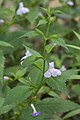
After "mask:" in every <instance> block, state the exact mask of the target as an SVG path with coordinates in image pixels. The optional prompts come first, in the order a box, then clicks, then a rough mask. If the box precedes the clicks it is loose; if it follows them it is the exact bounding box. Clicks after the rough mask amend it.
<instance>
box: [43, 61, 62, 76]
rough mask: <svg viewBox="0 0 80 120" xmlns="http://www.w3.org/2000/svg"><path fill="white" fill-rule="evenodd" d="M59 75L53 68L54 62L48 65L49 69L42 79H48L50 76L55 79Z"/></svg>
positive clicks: (57, 70) (59, 72)
mask: <svg viewBox="0 0 80 120" xmlns="http://www.w3.org/2000/svg"><path fill="white" fill-rule="evenodd" d="M60 75H61V71H60V70H59V69H55V68H54V62H51V63H49V69H48V70H47V71H46V72H45V73H44V77H46V78H50V77H51V76H53V77H57V76H60Z"/></svg>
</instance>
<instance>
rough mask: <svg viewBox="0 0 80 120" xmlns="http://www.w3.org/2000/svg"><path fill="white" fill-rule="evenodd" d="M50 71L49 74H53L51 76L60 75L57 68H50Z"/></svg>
mask: <svg viewBox="0 0 80 120" xmlns="http://www.w3.org/2000/svg"><path fill="white" fill-rule="evenodd" d="M50 72H51V75H52V76H53V77H57V76H60V75H61V71H60V70H59V69H55V68H54V69H52V70H50Z"/></svg>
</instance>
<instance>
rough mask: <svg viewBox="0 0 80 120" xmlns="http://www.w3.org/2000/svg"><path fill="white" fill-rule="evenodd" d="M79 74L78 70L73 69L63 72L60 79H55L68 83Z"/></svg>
mask: <svg viewBox="0 0 80 120" xmlns="http://www.w3.org/2000/svg"><path fill="white" fill-rule="evenodd" d="M76 74H77V70H74V69H71V70H65V71H63V72H62V74H61V76H60V77H57V78H55V79H57V80H60V81H63V82H66V81H67V80H70V79H71V77H72V76H73V75H76Z"/></svg>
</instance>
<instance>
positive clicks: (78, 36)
mask: <svg viewBox="0 0 80 120" xmlns="http://www.w3.org/2000/svg"><path fill="white" fill-rule="evenodd" d="M73 32H74V34H75V35H76V36H77V38H78V39H79V40H80V35H79V34H78V33H77V32H75V31H73Z"/></svg>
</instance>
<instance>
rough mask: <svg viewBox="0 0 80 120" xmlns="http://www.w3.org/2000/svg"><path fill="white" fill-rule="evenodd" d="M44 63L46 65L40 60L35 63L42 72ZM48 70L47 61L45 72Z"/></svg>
mask: <svg viewBox="0 0 80 120" xmlns="http://www.w3.org/2000/svg"><path fill="white" fill-rule="evenodd" d="M43 63H44V60H43V59H38V60H36V61H35V62H34V65H35V66H36V67H37V68H38V69H40V70H41V71H43ZM47 68H48V64H47V61H45V70H46V69H47Z"/></svg>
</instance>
